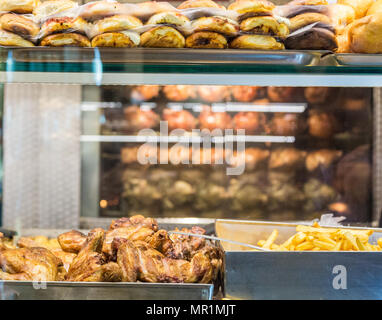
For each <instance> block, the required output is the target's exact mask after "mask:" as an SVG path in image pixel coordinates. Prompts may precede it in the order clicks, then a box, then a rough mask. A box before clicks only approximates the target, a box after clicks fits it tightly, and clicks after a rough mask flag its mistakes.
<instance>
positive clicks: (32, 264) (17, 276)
mask: <svg viewBox="0 0 382 320" xmlns="http://www.w3.org/2000/svg"><path fill="white" fill-rule="evenodd" d="M60 266H62V261H61V260H60V259H59V258H57V257H56V256H55V255H54V254H53V253H52V252H50V251H49V250H48V249H45V248H17V249H6V250H3V251H1V252H0V267H1V270H0V279H1V280H22V281H55V280H57V278H58V273H59V267H60Z"/></svg>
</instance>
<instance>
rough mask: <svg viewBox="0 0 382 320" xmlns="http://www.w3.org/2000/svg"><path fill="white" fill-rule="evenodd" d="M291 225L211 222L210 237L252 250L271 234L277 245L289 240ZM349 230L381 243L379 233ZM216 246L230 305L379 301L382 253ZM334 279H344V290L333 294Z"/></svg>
mask: <svg viewBox="0 0 382 320" xmlns="http://www.w3.org/2000/svg"><path fill="white" fill-rule="evenodd" d="M296 225H297V224H291V223H276V222H275V223H269V222H261V221H236V220H217V221H216V232H217V235H218V236H219V237H221V238H225V239H231V240H236V241H240V242H244V243H250V244H256V243H257V241H258V240H261V239H266V238H267V237H268V236H269V234H270V233H271V232H272V230H273V229H276V228H277V229H278V230H279V237H278V239H277V243H279V242H282V241H284V240H286V239H287V238H289V237H290V236H291V235H293V234H295V232H296ZM345 228H346V227H345ZM351 229H371V230H374V234H373V235H372V236H371V237H370V242H373V243H374V242H375V241H376V239H377V238H379V237H382V229H375V228H359V227H358V228H357V227H354V228H353V227H352V228H351ZM222 246H223V247H224V249H225V292H226V296H227V297H228V298H231V299H295V300H306V299H331V300H332V299H333V300H337V299H341V300H343V299H346V300H347V299H382V252H308V251H306V252H275V251H272V252H260V251H246V250H247V249H246V248H244V247H240V246H237V245H233V244H227V243H223V242H222ZM339 270H340V271H339ZM337 272H340V273H341V274H339V273H337ZM338 276H341V277H344V278H343V279H345V280H344V281H346V289H341V288H340V289H338V286H337V285H336V284H337V280H338V278H336V277H338ZM342 284H343V285H344V287H345V282H344V283H342Z"/></svg>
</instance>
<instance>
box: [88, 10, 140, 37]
mask: <svg viewBox="0 0 382 320" xmlns="http://www.w3.org/2000/svg"><path fill="white" fill-rule="evenodd" d="M142 25H143V24H142V22H141V20H139V19H138V18H136V17H133V16H130V15H125V14H120V15H115V16H111V17H106V18H104V19H101V20H98V21H97V22H96V23H94V24H92V25H91V28H90V31H91V32H90V33H89V37H90V38H93V37H95V36H97V35H99V34H102V33H107V32H119V31H125V30H130V29H135V28H139V27H141V26H142Z"/></svg>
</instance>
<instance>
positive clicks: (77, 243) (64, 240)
mask: <svg viewBox="0 0 382 320" xmlns="http://www.w3.org/2000/svg"><path fill="white" fill-rule="evenodd" d="M57 240H58V243H59V244H60V246H61V248H62V250H64V251H66V252H72V253H78V252H80V250H81V248H82V247H83V246H84V245H85V242H86V236H85V235H84V234H83V233H82V232H79V231H75V230H72V231H69V232H65V233H63V234H60V235H59V236H58V238H57Z"/></svg>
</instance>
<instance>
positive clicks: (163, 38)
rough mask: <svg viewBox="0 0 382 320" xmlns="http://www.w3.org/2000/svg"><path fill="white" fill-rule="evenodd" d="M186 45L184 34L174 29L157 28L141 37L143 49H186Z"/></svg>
mask: <svg viewBox="0 0 382 320" xmlns="http://www.w3.org/2000/svg"><path fill="white" fill-rule="evenodd" d="M185 44H186V41H185V39H184V37H183V36H182V34H181V33H180V32H179V31H178V30H176V29H174V28H172V27H167V26H161V27H156V28H154V29H151V30H149V31H146V32H144V33H143V34H142V35H141V45H142V47H151V48H184V46H185Z"/></svg>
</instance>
